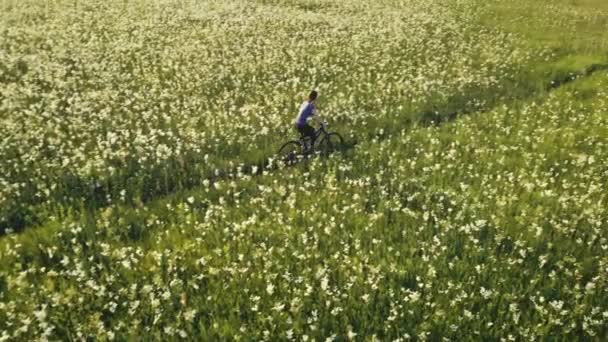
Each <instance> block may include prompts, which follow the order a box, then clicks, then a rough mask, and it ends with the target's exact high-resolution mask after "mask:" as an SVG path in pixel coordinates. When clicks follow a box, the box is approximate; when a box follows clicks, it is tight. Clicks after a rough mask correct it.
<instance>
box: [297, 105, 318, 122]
mask: <svg viewBox="0 0 608 342" xmlns="http://www.w3.org/2000/svg"><path fill="white" fill-rule="evenodd" d="M315 114H317V108H315V105H314V103H312V102H308V101H304V102H303V103H302V105H301V106H300V112H299V113H298V116H297V117H296V120H295V121H294V123H295V124H296V126H298V127H302V126H305V125H306V122H307V121H308V119H309V118H310V117H311V116H313V115H315Z"/></svg>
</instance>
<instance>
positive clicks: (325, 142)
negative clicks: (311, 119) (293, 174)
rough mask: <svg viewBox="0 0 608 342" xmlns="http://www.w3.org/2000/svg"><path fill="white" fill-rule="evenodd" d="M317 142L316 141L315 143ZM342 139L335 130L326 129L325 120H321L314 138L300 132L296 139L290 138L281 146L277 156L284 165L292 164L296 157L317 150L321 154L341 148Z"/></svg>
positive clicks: (299, 157)
mask: <svg viewBox="0 0 608 342" xmlns="http://www.w3.org/2000/svg"><path fill="white" fill-rule="evenodd" d="M317 142H318V143H317ZM343 147H344V139H343V138H342V136H341V135H340V134H338V133H336V132H328V131H327V121H323V122H321V126H320V127H319V128H318V129H317V130H316V131H315V134H314V138H312V139H311V137H307V136H304V135H302V133H300V138H299V139H298V140H290V141H288V142H286V143H284V144H283V146H281V148H280V149H279V153H278V157H279V159H280V160H281V161H282V162H283V163H284V164H286V165H293V164H295V163H297V162H298V159H301V158H303V157H306V156H308V155H311V154H313V153H315V152H319V153H320V154H321V155H329V154H330V153H332V152H334V151H336V150H339V149H342V148H343Z"/></svg>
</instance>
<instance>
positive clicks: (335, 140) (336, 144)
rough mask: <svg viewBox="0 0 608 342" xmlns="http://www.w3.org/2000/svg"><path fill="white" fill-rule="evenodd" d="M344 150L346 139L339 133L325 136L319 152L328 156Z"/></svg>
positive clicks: (320, 143)
mask: <svg viewBox="0 0 608 342" xmlns="http://www.w3.org/2000/svg"><path fill="white" fill-rule="evenodd" d="M343 148H344V139H343V138H342V136H341V135H340V134H338V133H335V132H334V133H329V134H327V135H325V136H324V137H323V138H322V139H321V142H319V151H320V152H321V154H323V155H328V154H330V153H332V152H335V151H340V150H342V149H343Z"/></svg>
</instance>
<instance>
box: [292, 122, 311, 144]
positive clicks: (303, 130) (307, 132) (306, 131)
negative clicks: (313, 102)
mask: <svg viewBox="0 0 608 342" xmlns="http://www.w3.org/2000/svg"><path fill="white" fill-rule="evenodd" d="M296 129H297V130H298V132H300V134H302V135H303V136H305V137H310V140H311V141H314V140H315V129H314V128H313V127H312V126H311V125H309V124H306V125H304V126H299V125H296Z"/></svg>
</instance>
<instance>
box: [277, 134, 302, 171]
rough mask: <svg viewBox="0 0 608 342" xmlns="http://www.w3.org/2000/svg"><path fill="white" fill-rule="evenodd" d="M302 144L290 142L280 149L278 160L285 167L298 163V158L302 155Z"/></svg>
mask: <svg viewBox="0 0 608 342" xmlns="http://www.w3.org/2000/svg"><path fill="white" fill-rule="evenodd" d="M302 152H303V151H302V144H300V142H299V141H295V140H292V141H288V142H286V143H285V144H283V146H281V148H280V149H279V153H278V158H279V160H280V161H281V162H283V163H284V164H285V165H293V164H295V163H297V161H298V157H299V156H301V155H302Z"/></svg>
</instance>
